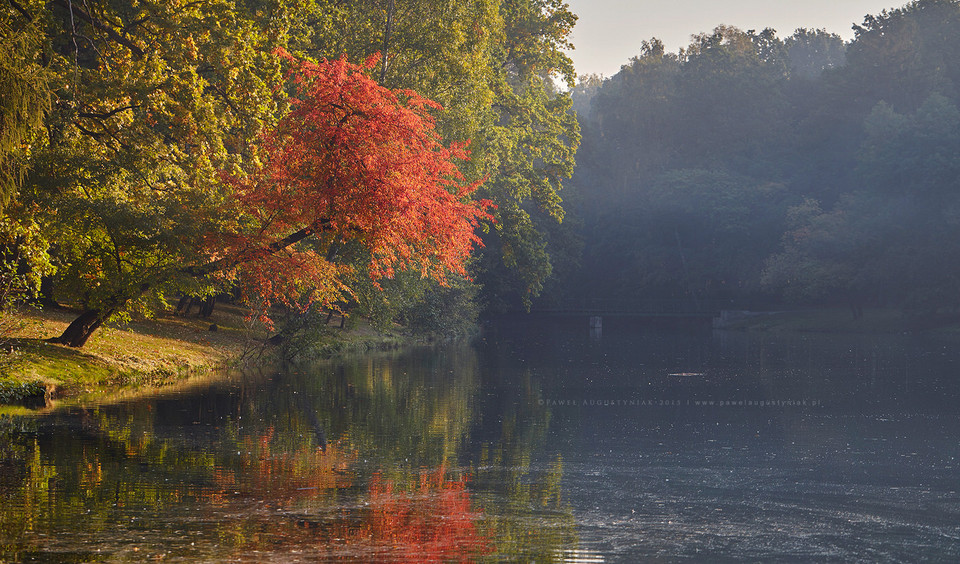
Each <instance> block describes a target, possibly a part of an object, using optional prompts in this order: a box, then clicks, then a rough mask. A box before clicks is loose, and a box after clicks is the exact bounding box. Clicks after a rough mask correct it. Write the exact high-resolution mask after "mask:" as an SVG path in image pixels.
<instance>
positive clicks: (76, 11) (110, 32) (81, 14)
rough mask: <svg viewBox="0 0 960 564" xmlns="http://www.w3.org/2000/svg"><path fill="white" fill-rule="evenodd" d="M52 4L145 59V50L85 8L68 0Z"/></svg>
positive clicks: (135, 55)
mask: <svg viewBox="0 0 960 564" xmlns="http://www.w3.org/2000/svg"><path fill="white" fill-rule="evenodd" d="M10 1H11V2H12V1H13V0H10ZM51 3H53V4H56V5H57V6H60V7H61V8H64V9H66V10H69V11H70V13H71V15H75V16H77V17H78V18H80V19H81V20H83V21H85V22H87V23H89V24H90V25H92V26H93V27H95V28H97V29H99V30H100V31H103V32H104V33H106V34H107V37H109V38H110V39H112V40H114V41H115V42H117V43H119V44H120V45H123V46H124V47H126V48H127V49H130V51H131V52H132V53H133V55H134V57H136V58H137V59H142V58H143V49H141V48H139V47H137V46H136V45H135V44H134V43H133V42H132V41H130V40H129V39H127V38H126V37H124V36H122V35H120V34H119V33H117V31H116V30H115V29H113V28H112V27H110V26H108V25H106V24H104V23H103V22H101V21H100V20H98V19H97V18H95V17H93V16H91V15H90V14H88V13H87V12H86V11H84V10H83V8H79V7H77V6H74V5H72V3H70V2H68V1H67V0H51Z"/></svg>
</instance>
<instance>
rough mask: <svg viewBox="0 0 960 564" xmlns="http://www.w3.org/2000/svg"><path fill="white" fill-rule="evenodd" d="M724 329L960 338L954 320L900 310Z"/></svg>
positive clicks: (793, 316)
mask: <svg viewBox="0 0 960 564" xmlns="http://www.w3.org/2000/svg"><path fill="white" fill-rule="evenodd" d="M725 329H731V330H741V331H769V332H790V331H792V332H807V333H875V334H881V333H888V334H889V333H916V332H931V333H937V334H958V335H960V323H958V321H957V319H956V318H955V317H911V316H907V315H904V313H903V312H902V311H900V310H898V309H864V310H863V313H862V315H861V316H860V317H856V318H855V317H854V316H853V313H852V312H851V310H849V309H846V308H834V309H811V310H798V311H782V312H776V313H770V314H764V315H756V316H752V317H748V318H746V319H743V320H740V321H737V322H735V323H732V324H730V325H729V326H727V327H725Z"/></svg>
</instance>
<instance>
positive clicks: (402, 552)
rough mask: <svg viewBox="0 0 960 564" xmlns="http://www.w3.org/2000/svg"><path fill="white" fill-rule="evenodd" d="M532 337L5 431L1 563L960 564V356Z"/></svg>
mask: <svg viewBox="0 0 960 564" xmlns="http://www.w3.org/2000/svg"><path fill="white" fill-rule="evenodd" d="M604 331H605V333H604V335H603V338H602V340H596V339H593V338H591V336H590V335H589V334H588V333H587V332H586V331H585V330H584V326H583V324H582V323H577V324H571V325H570V326H564V325H563V324H560V323H548V324H538V323H533V322H525V323H514V324H510V325H506V326H503V327H500V328H498V329H496V330H493V331H491V332H489V333H488V335H487V336H486V338H485V340H484V341H483V342H480V343H478V344H477V345H476V346H462V345H461V346H447V347H439V348H436V349H424V350H417V351H411V352H407V353H403V354H400V353H397V354H389V355H373V356H367V357H362V358H356V359H352V360H347V361H344V362H339V363H322V364H318V365H314V366H294V367H285V368H283V369H281V370H274V371H269V372H264V373H259V374H245V375H242V376H238V377H237V378H233V379H229V380H225V381H222V382H219V383H215V384H206V385H198V386H197V387H195V388H193V389H187V390H181V391H178V392H175V393H174V392H170V393H164V394H158V395H154V396H151V397H147V398H142V399H138V400H131V401H126V402H123V403H119V404H113V405H90V406H80V407H71V408H67V409H62V410H60V411H56V412H54V413H52V414H49V415H46V416H43V417H37V418H33V419H30V418H27V419H14V420H11V419H7V420H3V421H2V423H0V445H2V446H3V448H2V451H0V495H2V496H3V499H4V503H3V504H0V561H51V562H71V561H75V562H91V561H127V560H129V561H142V560H147V559H150V558H164V559H166V560H181V561H214V562H217V561H250V562H260V561H341V560H354V561H395V562H414V561H416V562H421V561H427V562H430V561H433V562H449V561H471V562H472V561H491V562H494V561H501V560H513V561H536V562H578V561H579V562H597V561H638V560H645V559H646V560H649V559H661V560H668V561H670V560H677V559H685V560H692V561H705V562H711V561H716V560H717V559H719V558H726V559H729V560H746V561H758V560H768V559H773V560H810V559H818V560H843V561H856V560H866V561H872V560H893V561H896V560H911V559H932V560H946V561H952V560H956V559H957V558H960V540H958V539H960V525H958V523H960V494H958V493H957V492H958V491H960V462H958V460H960V440H958V439H960V417H958V414H957V410H956V405H957V402H958V400H960V379H958V378H957V373H956V366H957V363H958V362H960V352H957V351H956V350H955V349H954V348H953V347H952V346H950V345H949V344H938V343H935V342H932V341H926V340H916V339H911V338H903V337H898V338H893V337H879V338H878V337H851V338H834V337H829V338H827V337H818V336H800V337H784V336H769V335H762V336H757V335H748V334H731V333H711V332H710V331H690V330H686V329H685V330H682V331H677V330H665V329H662V328H657V329H651V328H648V327H626V326H619V325H617V324H616V323H612V322H611V323H608V324H607V326H605V327H604Z"/></svg>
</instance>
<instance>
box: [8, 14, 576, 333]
mask: <svg viewBox="0 0 960 564" xmlns="http://www.w3.org/2000/svg"><path fill="white" fill-rule="evenodd" d="M575 20H576V17H575V16H574V15H572V14H571V13H570V12H569V11H568V10H567V9H566V6H565V5H564V4H563V3H561V2H560V1H559V0H475V1H470V2H447V1H439V0H413V1H394V0H364V1H359V2H350V3H343V2H338V1H325V0H309V1H304V0H236V1H234V0H200V1H186V0H143V1H137V2H130V1H127V0H115V1H114V0H73V1H71V0H53V1H46V0H2V1H0V33H2V35H0V41H2V49H0V93H2V106H3V122H2V123H0V159H2V161H3V163H2V164H3V166H2V169H0V170H2V171H3V175H2V178H0V181H2V183H0V186H2V196H3V197H2V199H0V202H2V204H0V205H2V208H0V209H2V226H0V227H2V229H0V251H2V255H3V256H2V259H3V261H2V263H3V272H2V273H0V282H2V286H3V300H4V306H5V307H6V306H9V305H10V304H12V303H15V302H19V301H23V300H25V299H26V300H34V301H37V302H40V303H44V304H47V305H53V304H61V305H67V306H71V307H75V308H78V317H77V318H76V321H75V322H74V323H73V324H72V325H71V326H70V327H69V328H68V329H67V330H66V331H65V332H64V334H63V335H62V336H61V337H60V338H59V339H58V340H59V342H61V343H63V344H67V345H71V346H82V345H83V344H84V343H85V342H86V340H87V339H88V338H89V337H90V336H91V334H93V332H95V331H96V329H97V328H98V327H100V326H101V324H102V323H104V322H105V321H107V320H110V319H123V318H125V317H129V316H131V315H150V314H152V313H155V312H157V311H170V310H171V309H172V305H173V303H175V302H174V301H173V300H177V299H178V298H180V297H181V296H184V297H190V296H193V297H198V298H202V297H206V296H215V295H221V296H228V297H230V299H235V300H238V301H240V302H242V303H244V304H246V305H247V306H249V307H250V308H251V309H252V311H254V312H255V313H258V314H259V315H260V317H261V319H262V320H263V321H264V322H266V323H275V322H279V325H277V326H276V331H278V332H279V333H281V334H282V333H283V332H284V331H288V332H289V331H292V330H293V329H296V328H302V327H309V326H311V325H313V324H316V323H317V322H319V320H320V319H322V317H321V316H324V315H325V314H326V313H327V311H329V310H331V309H333V310H345V311H346V312H348V313H350V314H351V315H366V316H369V317H371V318H372V319H373V320H374V321H375V322H376V323H383V324H386V323H391V322H393V321H395V320H401V321H403V322H405V323H406V324H407V325H408V326H411V327H418V326H419V327H422V328H424V330H433V331H452V330H454V329H457V328H459V327H462V326H464V325H466V324H468V323H469V322H470V321H471V319H472V318H473V317H475V312H476V310H477V308H476V307H475V306H474V304H475V303H476V302H477V299H478V288H481V287H484V288H488V289H489V290H488V292H489V293H490V294H489V295H488V298H487V299H489V300H490V301H493V298H490V297H489V296H492V295H495V296H496V299H502V300H504V301H505V302H509V303H516V304H520V303H524V302H526V303H529V301H530V300H531V298H532V297H534V296H536V295H537V294H539V292H540V290H541V288H542V286H543V282H544V280H546V279H547V277H548V276H549V275H550V273H551V263H550V260H549V257H548V256H547V253H546V248H545V247H546V243H545V240H544V236H543V235H542V234H541V232H540V229H541V228H540V227H539V223H538V222H542V221H544V220H548V221H552V222H559V221H560V220H561V219H562V215H563V211H562V209H561V207H560V197H559V195H558V192H559V190H560V188H561V182H562V181H563V179H565V178H569V176H570V175H571V174H572V171H573V164H574V161H573V155H574V153H575V149H576V146H577V144H578V142H579V131H578V126H577V122H576V119H575V116H574V114H573V113H572V112H571V111H570V96H569V94H567V93H562V92H560V91H559V90H558V89H557V88H556V87H555V85H554V80H556V79H560V80H563V81H566V82H567V83H568V84H569V85H571V86H572V85H573V82H574V71H573V66H572V64H571V61H570V59H569V58H568V57H567V56H566V55H565V54H564V53H563V49H564V48H567V47H569V43H568V40H567V36H568V34H569V32H570V30H571V29H572V27H573V25H574V22H575ZM534 217H536V221H535V220H534ZM486 281H493V282H486Z"/></svg>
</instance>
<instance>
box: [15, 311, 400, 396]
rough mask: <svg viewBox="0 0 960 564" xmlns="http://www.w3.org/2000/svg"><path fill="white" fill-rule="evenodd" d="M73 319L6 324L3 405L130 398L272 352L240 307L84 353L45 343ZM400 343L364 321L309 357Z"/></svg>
mask: <svg viewBox="0 0 960 564" xmlns="http://www.w3.org/2000/svg"><path fill="white" fill-rule="evenodd" d="M75 316H76V314H75V313H73V312H70V311H64V310H55V309H50V310H43V311H37V310H24V311H22V312H20V313H19V314H17V315H15V316H12V317H11V318H8V319H7V320H6V321H7V324H8V325H10V324H11V323H12V324H13V325H14V327H13V328H12V330H11V331H10V336H9V337H8V338H7V339H6V345H5V346H4V350H3V351H0V404H11V403H13V404H34V406H36V404H37V403H38V401H39V402H40V403H41V404H42V403H43V402H44V396H45V398H46V400H49V399H51V398H53V399H66V398H88V397H89V398H98V399H103V398H106V397H113V396H117V395H125V394H126V395H128V394H131V393H137V392H140V391H143V390H151V389H156V388H157V387H163V386H168V385H171V384H173V383H177V382H182V381H184V380H186V379H189V378H192V377H196V376H199V375H202V374H208V373H211V372H219V371H223V370H225V369H226V368H227V367H230V366H233V365H238V364H242V363H255V362H263V361H266V360H268V359H269V358H270V355H271V353H272V352H273V351H271V350H269V349H266V348H265V347H264V345H263V340H264V338H265V337H266V336H267V333H266V331H265V330H264V329H263V328H262V327H257V326H252V325H251V324H250V323H249V322H247V321H246V320H245V315H244V311H243V310H242V309H241V308H238V307H235V306H230V305H223V304H218V305H217V308H216V309H215V311H214V313H213V315H212V316H211V317H209V318H206V319H201V318H199V317H196V316H188V317H175V316H171V315H167V316H162V317H159V318H156V319H150V320H144V321H136V322H132V323H129V324H125V325H113V326H107V327H103V328H101V329H100V330H99V331H97V332H96V333H95V334H94V335H93V337H91V338H90V340H89V341H88V343H87V344H86V345H85V346H84V347H83V348H81V349H75V348H71V347H66V346H63V345H58V344H53V343H49V342H47V341H46V339H48V338H50V337H56V336H58V335H59V334H60V333H61V332H62V331H63V330H64V328H66V326H67V325H68V324H69V322H70V321H71V320H72V319H73V318H74V317H75ZM212 329H213V330H212ZM400 342H401V341H400V339H399V338H397V337H396V336H385V335H381V334H379V333H377V332H376V331H373V330H372V329H370V328H369V327H368V326H366V325H365V324H364V323H362V322H361V323H357V324H356V327H354V328H352V329H350V330H340V329H334V328H330V329H329V330H325V331H324V332H323V339H322V342H320V343H318V344H317V346H316V347H315V349H314V350H312V351H311V354H312V356H333V355H335V354H342V353H345V352H349V351H359V350H369V349H372V348H383V347H392V346H398V345H399V343H400ZM38 394H39V395H40V397H39V399H38ZM2 409H4V410H7V411H10V410H11V409H12V408H2Z"/></svg>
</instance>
